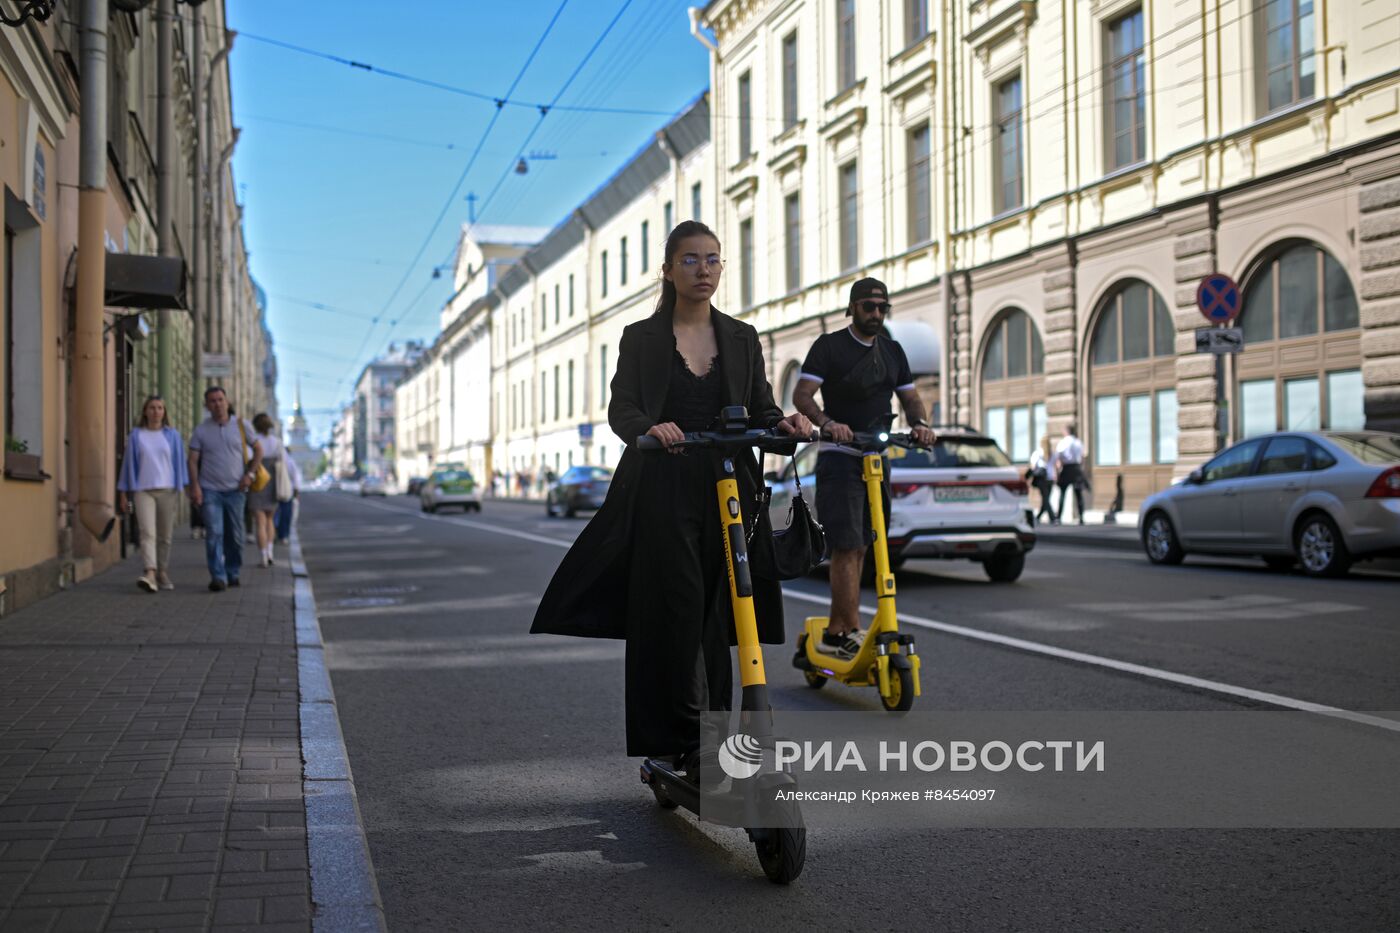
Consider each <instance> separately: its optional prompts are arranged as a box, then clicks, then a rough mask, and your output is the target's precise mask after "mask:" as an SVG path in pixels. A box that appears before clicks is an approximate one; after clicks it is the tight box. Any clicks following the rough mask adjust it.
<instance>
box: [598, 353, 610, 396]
mask: <svg viewBox="0 0 1400 933" xmlns="http://www.w3.org/2000/svg"><path fill="white" fill-rule="evenodd" d="M598 398H599V400H600V401H602V403H603V404H604V405H606V404H607V403H608V345H607V344H606V343H605V344H603V345H602V346H601V347H599V348H598Z"/></svg>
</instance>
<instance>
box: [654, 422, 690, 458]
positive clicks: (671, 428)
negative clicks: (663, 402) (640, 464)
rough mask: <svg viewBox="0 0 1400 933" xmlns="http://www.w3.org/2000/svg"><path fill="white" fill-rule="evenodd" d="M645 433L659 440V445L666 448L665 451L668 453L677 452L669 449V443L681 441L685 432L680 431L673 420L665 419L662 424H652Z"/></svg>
mask: <svg viewBox="0 0 1400 933" xmlns="http://www.w3.org/2000/svg"><path fill="white" fill-rule="evenodd" d="M647 434H648V436H650V437H654V438H656V439H657V440H658V441H660V442H661V445H662V446H663V447H665V448H667V451H668V452H669V453H678V452H679V451H675V450H670V447H671V445H672V444H678V443H680V442H681V441H683V440H685V432H684V431H682V430H681V429H680V428H679V427H677V426H676V423H675V422H674V421H666V422H663V423H662V424H654V425H652V426H651V427H650V428H648V429H647Z"/></svg>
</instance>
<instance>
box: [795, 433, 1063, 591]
mask: <svg viewBox="0 0 1400 933" xmlns="http://www.w3.org/2000/svg"><path fill="white" fill-rule="evenodd" d="M934 431H935V433H937V435H938V441H937V442H936V443H935V444H934V446H933V449H932V450H904V449H902V448H899V447H891V448H890V449H889V451H888V455H889V457H890V477H889V482H890V521H889V528H888V530H887V538H888V541H889V549H890V564H891V565H892V566H895V567H898V566H899V565H900V564H902V563H904V561H906V560H908V559H909V558H911V557H919V558H941V559H944V560H972V561H976V562H977V563H980V564H981V565H982V567H983V569H984V570H986V572H987V576H988V577H990V578H991V579H992V580H993V581H995V582H998V583H1010V582H1011V581H1013V580H1015V579H1016V578H1017V577H1019V576H1020V575H1021V570H1022V569H1023V568H1024V567H1025V562H1026V552H1028V551H1030V550H1031V549H1032V548H1034V547H1035V528H1034V525H1033V522H1032V518H1033V513H1032V511H1031V508H1030V499H1029V495H1028V490H1027V488H1026V481H1025V480H1024V479H1023V478H1022V477H1021V473H1020V471H1019V470H1017V468H1016V467H1014V466H1012V464H1011V460H1010V459H1009V458H1008V457H1007V456H1006V454H1005V453H1004V452H1002V449H1001V448H1000V447H998V446H997V443H996V441H994V440H992V439H991V438H990V437H986V436H985V435H982V434H979V433H978V432H977V431H975V430H973V429H972V428H968V427H965V426H962V425H938V426H935V428H934ZM816 468H817V445H816V444H808V445H807V446H806V447H804V448H803V449H802V450H800V451H799V452H798V454H797V456H796V457H794V458H793V459H792V461H791V462H789V463H788V464H786V465H785V466H784V468H783V470H782V471H781V472H780V473H777V474H772V473H770V474H768V482H769V484H770V485H771V486H772V487H773V498H772V502H771V504H770V507H769V508H770V517H771V518H772V521H773V527H774V528H778V529H781V528H785V527H787V521H788V517H787V516H788V507H789V505H790V504H791V502H792V496H793V494H794V492H795V491H796V483H794V481H793V471H794V469H796V471H797V477H798V478H799V479H801V481H802V493H803V497H804V498H805V499H806V500H807V504H808V505H810V506H811V507H812V509H813V511H815V510H816V486H817V482H816V480H817V478H816V475H815V472H816ZM817 521H821V516H820V515H817Z"/></svg>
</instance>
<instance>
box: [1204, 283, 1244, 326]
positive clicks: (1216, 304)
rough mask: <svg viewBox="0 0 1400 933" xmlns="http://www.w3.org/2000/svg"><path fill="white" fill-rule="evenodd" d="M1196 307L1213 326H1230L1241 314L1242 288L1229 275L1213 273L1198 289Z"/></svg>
mask: <svg viewBox="0 0 1400 933" xmlns="http://www.w3.org/2000/svg"><path fill="white" fill-rule="evenodd" d="M1196 307H1198V308H1200V309H1201V315H1202V316H1203V317H1205V319H1206V320H1207V321H1210V322H1211V323H1212V324H1228V323H1230V322H1231V321H1233V320H1234V319H1235V316H1236V315H1238V314H1239V313H1240V287H1239V286H1238V285H1236V284H1235V280H1234V279H1232V278H1230V277H1229V276H1228V275H1223V274H1221V273H1219V272H1212V273H1211V274H1210V275H1208V276H1206V277H1205V278H1203V279H1201V284H1200V285H1199V286H1197V288H1196Z"/></svg>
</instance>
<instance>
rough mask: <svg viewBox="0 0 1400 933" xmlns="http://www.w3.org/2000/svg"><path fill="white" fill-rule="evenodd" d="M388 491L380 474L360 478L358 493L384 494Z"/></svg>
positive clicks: (362, 494) (368, 494)
mask: <svg viewBox="0 0 1400 933" xmlns="http://www.w3.org/2000/svg"><path fill="white" fill-rule="evenodd" d="M388 493H389V487H388V484H387V483H385V482H384V478H383V477H382V476H366V477H365V478H364V479H362V480H360V495H361V497H363V496H385V495H388Z"/></svg>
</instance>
